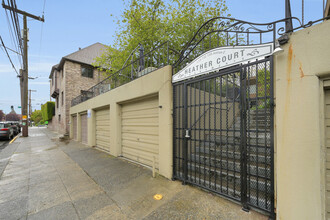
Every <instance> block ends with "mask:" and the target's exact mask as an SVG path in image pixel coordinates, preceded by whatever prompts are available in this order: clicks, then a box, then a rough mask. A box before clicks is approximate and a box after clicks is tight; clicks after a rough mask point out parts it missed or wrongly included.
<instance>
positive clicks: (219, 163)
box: [188, 157, 270, 178]
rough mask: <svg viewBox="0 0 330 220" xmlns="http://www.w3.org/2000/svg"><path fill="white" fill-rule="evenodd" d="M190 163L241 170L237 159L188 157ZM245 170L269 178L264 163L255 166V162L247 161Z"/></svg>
mask: <svg viewBox="0 0 330 220" xmlns="http://www.w3.org/2000/svg"><path fill="white" fill-rule="evenodd" d="M188 161H190V162H191V163H192V164H196V166H199V165H200V166H204V165H205V166H208V167H211V168H212V167H213V168H217V169H222V170H228V171H232V172H240V170H241V162H240V161H239V160H233V159H232V160H231V159H227V160H219V159H214V158H209V157H196V158H195V157H190V158H189V159H188ZM247 172H248V174H250V175H254V176H259V177H263V178H270V168H269V166H268V165H267V164H265V163H259V164H258V166H256V163H254V162H249V163H248V164H247Z"/></svg>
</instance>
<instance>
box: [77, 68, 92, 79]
mask: <svg viewBox="0 0 330 220" xmlns="http://www.w3.org/2000/svg"><path fill="white" fill-rule="evenodd" d="M84 69H86V70H91V76H90V75H89V74H88V73H87V75H84ZM80 70H81V76H82V77H86V78H90V79H94V68H93V67H90V66H87V65H81V67H80Z"/></svg>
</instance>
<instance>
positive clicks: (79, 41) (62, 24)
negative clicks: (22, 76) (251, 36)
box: [0, 0, 323, 113]
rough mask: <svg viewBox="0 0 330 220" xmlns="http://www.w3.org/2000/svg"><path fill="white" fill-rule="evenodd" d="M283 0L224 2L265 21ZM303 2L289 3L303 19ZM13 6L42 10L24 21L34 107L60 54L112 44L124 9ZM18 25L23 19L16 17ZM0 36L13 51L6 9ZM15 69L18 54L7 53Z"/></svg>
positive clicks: (22, 2) (45, 94)
mask: <svg viewBox="0 0 330 220" xmlns="http://www.w3.org/2000/svg"><path fill="white" fill-rule="evenodd" d="M284 2H285V1H284V0H275V1H274V0H227V6H228V8H229V11H228V13H230V14H231V15H232V17H234V18H237V19H241V20H246V21H251V22H257V23H265V22H272V21H275V20H278V19H282V18H284ZM301 2H302V0H291V7H292V14H293V16H296V17H298V18H301ZM16 3H17V7H18V8H19V9H21V10H24V11H27V12H29V13H32V14H35V15H38V16H41V15H42V13H43V8H44V5H45V8H44V16H45V22H44V23H42V22H39V21H36V20H32V19H28V28H29V75H30V76H32V77H38V78H37V79H35V80H30V81H29V89H33V90H37V92H34V93H32V108H33V110H34V109H40V104H44V103H45V102H46V101H49V99H50V94H49V90H50V89H49V79H48V76H49V74H50V70H51V67H52V66H53V65H55V64H57V63H58V62H59V61H60V59H61V58H62V57H63V56H66V55H68V54H70V53H72V52H75V51H77V50H78V48H79V47H81V48H83V47H87V46H89V45H91V44H93V43H95V42H100V43H103V44H107V45H111V44H112V43H113V40H114V37H113V35H114V33H115V31H116V27H117V26H116V23H115V21H114V18H113V17H111V16H110V14H112V15H114V16H119V15H120V14H121V11H122V10H123V3H122V1H121V0H94V1H87V0H16ZM322 6H323V0H305V23H307V21H310V20H316V19H319V18H321V17H322ZM20 24H21V27H22V26H23V25H22V16H20ZM0 35H1V36H2V38H3V40H4V43H5V45H6V46H7V47H9V48H12V49H14V48H15V46H14V44H13V41H12V39H11V37H10V36H11V35H10V32H9V29H8V21H7V17H6V13H5V10H4V9H3V8H2V7H0ZM10 56H11V58H12V60H13V62H14V64H15V66H16V68H17V69H20V64H19V62H18V58H17V55H16V54H14V53H12V52H10ZM11 105H13V106H14V108H15V110H16V112H17V113H20V110H19V109H17V107H18V106H20V105H21V104H20V90H19V80H18V78H17V77H16V73H15V71H14V70H13V68H12V67H11V65H10V63H9V60H8V57H7V56H6V55H5V53H4V51H3V50H2V49H0V110H3V111H4V112H5V113H9V111H10V106H11Z"/></svg>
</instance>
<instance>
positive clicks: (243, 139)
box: [240, 66, 249, 211]
mask: <svg viewBox="0 0 330 220" xmlns="http://www.w3.org/2000/svg"><path fill="white" fill-rule="evenodd" d="M245 68H246V67H245V66H243V67H242V68H241V71H240V79H241V80H240V81H241V82H240V84H241V89H240V97H241V99H240V102H241V127H240V130H241V143H240V148H241V149H240V151H241V202H242V206H243V210H244V211H249V207H248V205H247V157H246V154H247V149H246V135H247V132H246V72H245Z"/></svg>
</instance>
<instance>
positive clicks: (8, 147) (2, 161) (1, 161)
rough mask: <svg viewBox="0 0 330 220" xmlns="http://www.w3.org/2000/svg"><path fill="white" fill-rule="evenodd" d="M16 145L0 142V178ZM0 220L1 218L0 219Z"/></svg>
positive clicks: (4, 141)
mask: <svg viewBox="0 0 330 220" xmlns="http://www.w3.org/2000/svg"><path fill="white" fill-rule="evenodd" d="M17 146H18V144H16V143H15V142H14V143H12V144H9V141H8V140H0V178H1V176H2V174H3V171H4V169H5V168H6V166H7V164H8V162H9V160H10V158H11V156H12V155H13V154H14V153H15V151H16V149H17ZM0 219H1V217H0Z"/></svg>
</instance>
